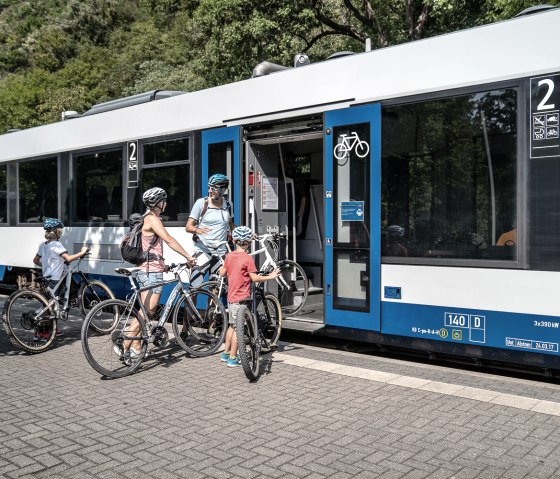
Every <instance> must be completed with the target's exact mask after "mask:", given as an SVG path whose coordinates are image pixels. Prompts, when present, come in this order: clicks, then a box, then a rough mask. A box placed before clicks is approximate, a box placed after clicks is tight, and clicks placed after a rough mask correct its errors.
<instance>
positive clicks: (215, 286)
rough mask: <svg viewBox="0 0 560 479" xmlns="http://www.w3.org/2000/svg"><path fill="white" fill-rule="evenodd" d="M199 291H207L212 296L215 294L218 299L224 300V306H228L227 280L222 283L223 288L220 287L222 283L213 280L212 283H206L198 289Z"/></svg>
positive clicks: (224, 279)
mask: <svg viewBox="0 0 560 479" xmlns="http://www.w3.org/2000/svg"><path fill="white" fill-rule="evenodd" d="M197 289H205V290H207V291H210V292H211V293H212V294H215V295H216V296H217V297H218V298H220V299H221V300H222V303H224V305H226V304H227V292H228V285H227V279H226V278H223V281H222V282H221V286H220V281H217V280H212V281H206V282H204V283H202V284H201V285H200V286H198V287H197Z"/></svg>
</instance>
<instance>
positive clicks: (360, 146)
mask: <svg viewBox="0 0 560 479" xmlns="http://www.w3.org/2000/svg"><path fill="white" fill-rule="evenodd" d="M340 139H341V140H342V142H341V143H339V144H338V145H336V146H335V147H334V151H333V153H334V156H335V158H336V159H337V160H339V161H341V160H346V161H345V162H344V163H342V164H341V163H338V164H339V166H344V165H345V164H346V163H347V162H348V158H349V156H350V152H351V151H352V150H353V149H354V148H355V149H356V155H357V156H358V158H365V157H366V156H367V155H368V153H369V145H368V143H367V141H365V140H360V137H359V136H358V133H356V132H355V131H353V132H352V134H351V135H340Z"/></svg>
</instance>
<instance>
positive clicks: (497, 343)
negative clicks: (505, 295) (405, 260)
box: [381, 301, 560, 355]
mask: <svg viewBox="0 0 560 479" xmlns="http://www.w3.org/2000/svg"><path fill="white" fill-rule="evenodd" d="M381 332H382V333H383V334H393V335H398V336H408V337H414V338H422V339H431V340H436V341H445V342H450V343H461V344H472V345H476V346H490V347H495V348H503V349H511V350H517V351H531V352H536V353H546V354H555V355H557V354H558V353H559V344H560V318H559V317H558V316H543V315H536V314H521V313H505V312H499V311H488V310H475V309H468V308H456V307H441V306H426V305H419V304H406V303H397V302H386V301H384V302H382V305H381Z"/></svg>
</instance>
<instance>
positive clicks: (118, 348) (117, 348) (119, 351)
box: [113, 344, 124, 359]
mask: <svg viewBox="0 0 560 479" xmlns="http://www.w3.org/2000/svg"><path fill="white" fill-rule="evenodd" d="M113 351H115V354H116V355H117V356H118V357H119V359H122V358H123V354H124V351H123V350H122V347H121V346H119V345H118V344H115V345H114V346H113Z"/></svg>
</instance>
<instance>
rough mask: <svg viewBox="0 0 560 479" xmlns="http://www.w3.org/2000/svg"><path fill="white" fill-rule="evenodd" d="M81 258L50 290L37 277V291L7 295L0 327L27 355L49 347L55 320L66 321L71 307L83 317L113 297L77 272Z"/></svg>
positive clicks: (106, 288)
mask: <svg viewBox="0 0 560 479" xmlns="http://www.w3.org/2000/svg"><path fill="white" fill-rule="evenodd" d="M89 254H90V253H88V254H86V255H85V256H88V255H89ZM85 256H82V257H81V258H80V259H79V260H78V261H77V262H75V264H74V265H67V267H66V269H65V271H64V274H63V275H62V277H61V278H60V280H59V281H58V282H57V283H56V285H55V286H54V287H52V288H51V287H50V286H49V283H48V281H47V280H46V279H45V278H43V277H40V276H39V277H38V278H36V282H38V284H39V288H35V289H31V288H24V289H20V290H19V291H16V292H14V293H12V294H11V295H10V296H9V298H8V299H7V301H6V303H5V304H4V310H3V312H2V325H3V327H4V330H5V331H6V333H7V334H8V336H9V337H10V340H11V342H12V343H13V344H14V345H15V346H17V347H19V348H21V349H23V350H25V351H27V352H29V353H42V352H43V351H46V350H47V349H49V348H50V347H51V346H52V344H53V342H54V340H55V338H56V333H57V331H58V329H57V326H58V321H59V320H66V319H68V314H69V312H70V310H71V309H72V308H76V309H79V310H80V313H81V316H82V318H85V317H86V315H87V313H88V312H89V311H90V310H91V309H92V308H93V307H94V306H95V305H97V304H98V303H100V302H102V301H105V300H107V299H111V298H114V297H115V296H114V294H113V292H112V291H111V289H110V288H109V287H108V286H107V285H106V284H105V283H103V282H101V281H98V280H90V279H88V277H87V276H86V275H85V274H84V273H83V272H82V271H81V270H80V263H81V261H82V259H83V258H84V257H85ZM107 327H108V328H111V327H112V326H111V325H108V326H107Z"/></svg>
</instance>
